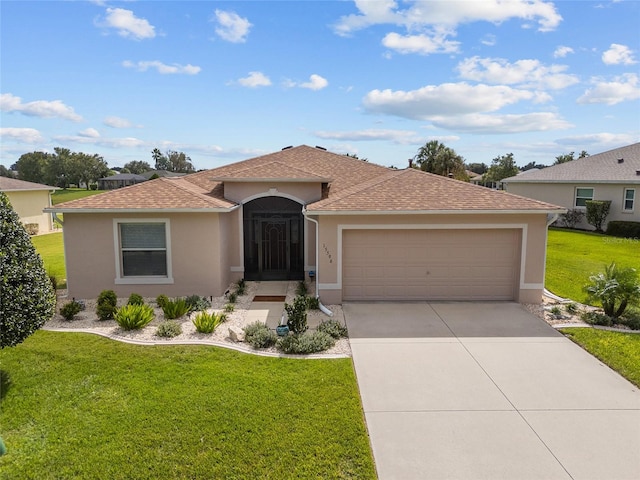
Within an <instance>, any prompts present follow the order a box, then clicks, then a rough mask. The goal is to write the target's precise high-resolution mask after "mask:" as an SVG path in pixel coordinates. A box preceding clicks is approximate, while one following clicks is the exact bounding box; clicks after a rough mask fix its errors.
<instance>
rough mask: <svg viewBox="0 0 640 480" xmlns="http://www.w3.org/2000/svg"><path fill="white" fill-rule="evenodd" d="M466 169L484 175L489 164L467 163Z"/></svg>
mask: <svg viewBox="0 0 640 480" xmlns="http://www.w3.org/2000/svg"><path fill="white" fill-rule="evenodd" d="M467 170H469V171H471V172H473V173H477V174H478V175H484V174H485V173H487V170H489V166H488V165H487V164H486V163H484V162H483V163H468V164H467Z"/></svg>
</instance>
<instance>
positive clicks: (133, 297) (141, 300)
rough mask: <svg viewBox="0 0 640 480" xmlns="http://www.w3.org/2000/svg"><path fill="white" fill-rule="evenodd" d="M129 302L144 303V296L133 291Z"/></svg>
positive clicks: (132, 303)
mask: <svg viewBox="0 0 640 480" xmlns="http://www.w3.org/2000/svg"><path fill="white" fill-rule="evenodd" d="M127 303H128V304H129V305H144V298H142V295H138V294H137V293H132V294H131V295H129V301H128V302H127Z"/></svg>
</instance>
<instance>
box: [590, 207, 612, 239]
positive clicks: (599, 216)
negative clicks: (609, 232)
mask: <svg viewBox="0 0 640 480" xmlns="http://www.w3.org/2000/svg"><path fill="white" fill-rule="evenodd" d="M585 205H586V206H587V223H589V225H593V226H594V227H595V229H596V232H602V225H603V224H604V222H605V220H606V219H607V215H609V210H611V200H587V201H586V202H585Z"/></svg>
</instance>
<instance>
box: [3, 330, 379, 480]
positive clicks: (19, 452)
mask: <svg viewBox="0 0 640 480" xmlns="http://www.w3.org/2000/svg"><path fill="white" fill-rule="evenodd" d="M0 365H1V366H2V372H3V375H4V377H5V378H4V379H5V383H6V380H7V378H8V380H9V382H10V386H9V388H3V389H2V396H1V398H2V400H1V404H0V406H1V408H0V434H1V435H2V436H3V438H4V441H5V443H6V445H7V449H8V454H7V455H5V456H3V457H0V478H24V479H53V478H56V479H57V478H65V479H73V478H83V479H84V478H95V479H112V478H132V479H133V478H163V479H164V478H167V479H168V478H273V479H280V478H375V470H374V466H373V460H372V455H371V451H370V448H369V441H368V437H367V432H366V428H365V424H364V417H363V412H362V407H361V405H360V397H359V394H358V388H357V384H356V379H355V374H354V370H353V366H352V363H351V360H350V359H338V360H292V359H280V358H265V357H258V356H254V355H247V354H242V353H238V352H233V351H230V350H225V349H222V348H216V347H209V346H158V347H148V346H136V345H128V344H123V343H119V342H114V341H113V340H107V339H104V338H100V337H96V336H92V335H88V334H77V333H54V332H46V331H39V332H36V333H35V334H34V335H33V336H31V337H30V338H28V339H27V340H26V341H25V342H24V343H23V344H21V345H18V346H17V347H14V348H6V349H4V350H0Z"/></svg>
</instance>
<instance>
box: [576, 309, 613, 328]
mask: <svg viewBox="0 0 640 480" xmlns="http://www.w3.org/2000/svg"><path fill="white" fill-rule="evenodd" d="M580 319H581V320H582V321H583V322H585V323H588V324H589V325H602V326H605V327H610V326H611V325H613V321H612V320H611V317H608V316H607V315H605V314H604V313H600V312H596V311H591V312H582V314H581V315H580Z"/></svg>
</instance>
